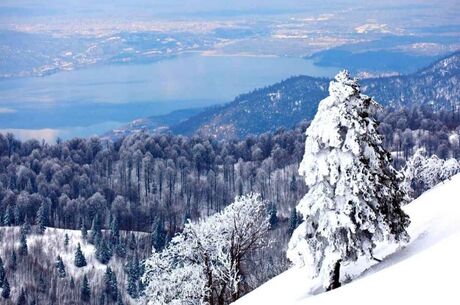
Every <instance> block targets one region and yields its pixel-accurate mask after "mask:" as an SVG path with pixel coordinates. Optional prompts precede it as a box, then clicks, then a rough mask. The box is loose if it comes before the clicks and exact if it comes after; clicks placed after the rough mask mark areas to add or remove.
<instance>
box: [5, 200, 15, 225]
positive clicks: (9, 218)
mask: <svg viewBox="0 0 460 305" xmlns="http://www.w3.org/2000/svg"><path fill="white" fill-rule="evenodd" d="M13 220H14V215H13V209H12V208H11V205H8V206H7V207H6V210H5V214H4V215H3V225H4V226H11V225H12V224H13Z"/></svg>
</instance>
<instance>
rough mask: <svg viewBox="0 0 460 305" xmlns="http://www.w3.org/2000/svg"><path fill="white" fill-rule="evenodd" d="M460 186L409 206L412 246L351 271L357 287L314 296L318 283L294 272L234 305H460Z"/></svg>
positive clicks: (444, 186) (452, 184)
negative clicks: (459, 290)
mask: <svg viewBox="0 0 460 305" xmlns="http://www.w3.org/2000/svg"><path fill="white" fill-rule="evenodd" d="M459 187H460V175H456V176H454V177H453V178H452V179H451V180H450V181H445V182H443V183H441V184H439V185H438V186H436V187H435V188H433V189H432V190H429V191H427V192H426V193H424V194H423V195H422V196H420V197H419V198H418V199H416V200H414V201H413V202H411V203H410V204H408V205H406V206H405V207H404V208H403V209H404V211H405V212H406V213H407V214H408V215H409V216H410V219H411V224H410V225H409V227H408V229H407V232H408V233H409V235H410V236H411V241H410V242H409V243H408V244H407V245H406V246H405V247H404V248H402V249H398V248H395V247H392V246H388V247H383V248H381V249H380V250H379V253H376V254H375V255H376V256H378V257H379V258H380V259H382V262H377V261H369V260H362V261H358V262H357V263H356V264H354V265H353V266H350V268H349V270H350V271H353V272H354V273H355V275H356V279H355V280H354V281H353V282H351V283H349V284H346V285H344V286H342V287H341V288H339V289H335V290H333V291H329V292H326V293H322V294H319V295H316V296H314V293H315V289H317V287H318V285H319V283H318V281H314V280H310V279H308V278H307V277H306V276H305V274H306V273H307V272H308V270H305V269H306V268H305V267H303V268H291V269H290V270H288V271H286V272H284V273H282V274H281V275H279V276H277V277H275V278H274V279H272V280H271V281H269V282H267V283H265V284H264V285H262V286H261V287H259V288H258V289H256V290H255V291H253V292H251V293H249V294H248V295H246V296H244V297H243V298H241V299H240V300H238V301H237V302H235V303H234V305H254V304H264V305H272V304H273V305H279V304H283V305H301V304H308V305H315V304H318V305H322V304H369V303H370V302H371V303H372V304H458V303H457V302H458V288H457V275H458V273H459V272H460V266H459V265H458V264H457V263H456V261H457V260H458V257H457V256H458V253H459V250H460V205H459V204H458V195H459V191H458V190H459ZM370 300H372V301H370Z"/></svg>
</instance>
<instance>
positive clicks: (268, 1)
mask: <svg viewBox="0 0 460 305" xmlns="http://www.w3.org/2000/svg"><path fill="white" fill-rule="evenodd" d="M458 2H459V1H458V0H449V1H442V2H441V3H440V2H439V1H433V0H431V1H414V0H397V1H396V0H385V1H376V0H370V1H369V0H367V1H354V0H332V1H330V0H328V1H324V0H321V1H320V0H309V1H299V0H207V1H203V0H97V1H94V0H77V1H70V0H3V1H2V3H1V4H0V8H1V10H0V11H3V12H2V13H0V16H3V17H5V16H13V15H14V16H18V17H19V16H22V17H27V16H29V17H30V16H43V15H49V14H53V15H54V14H70V15H93V16H95V15H102V16H109V15H114V16H122V15H125V16H128V15H140V16H141V15H144V16H158V17H161V16H176V17H177V16H183V17H187V16H200V15H206V16H208V15H216V16H219V15H220V16H228V15H242V14H243V15H244V14H261V15H264V14H283V13H296V12H309V11H312V12H321V11H327V10H336V9H341V8H346V7H365V8H366V7H367V8H379V7H385V8H389V7H395V8H404V7H406V8H407V5H410V6H411V7H425V6H432V8H433V9H436V8H439V7H447V6H455V5H456V6H457V7H458V6H459V5H458ZM8 8H9V9H8Z"/></svg>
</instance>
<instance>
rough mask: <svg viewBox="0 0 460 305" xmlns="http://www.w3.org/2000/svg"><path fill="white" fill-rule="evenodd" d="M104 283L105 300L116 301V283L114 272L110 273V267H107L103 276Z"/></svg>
mask: <svg viewBox="0 0 460 305" xmlns="http://www.w3.org/2000/svg"><path fill="white" fill-rule="evenodd" d="M104 283H105V293H106V294H107V299H108V300H110V299H111V300H112V301H116V300H117V296H118V283H117V277H116V274H115V272H113V271H112V269H111V268H110V267H107V269H106V271H105V276H104Z"/></svg>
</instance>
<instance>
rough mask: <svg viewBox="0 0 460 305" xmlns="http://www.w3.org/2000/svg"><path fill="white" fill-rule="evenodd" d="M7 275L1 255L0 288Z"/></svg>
mask: <svg viewBox="0 0 460 305" xmlns="http://www.w3.org/2000/svg"><path fill="white" fill-rule="evenodd" d="M5 276H6V272H5V266H4V265H3V260H2V258H1V257H0V288H2V287H3V283H4V281H5Z"/></svg>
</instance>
